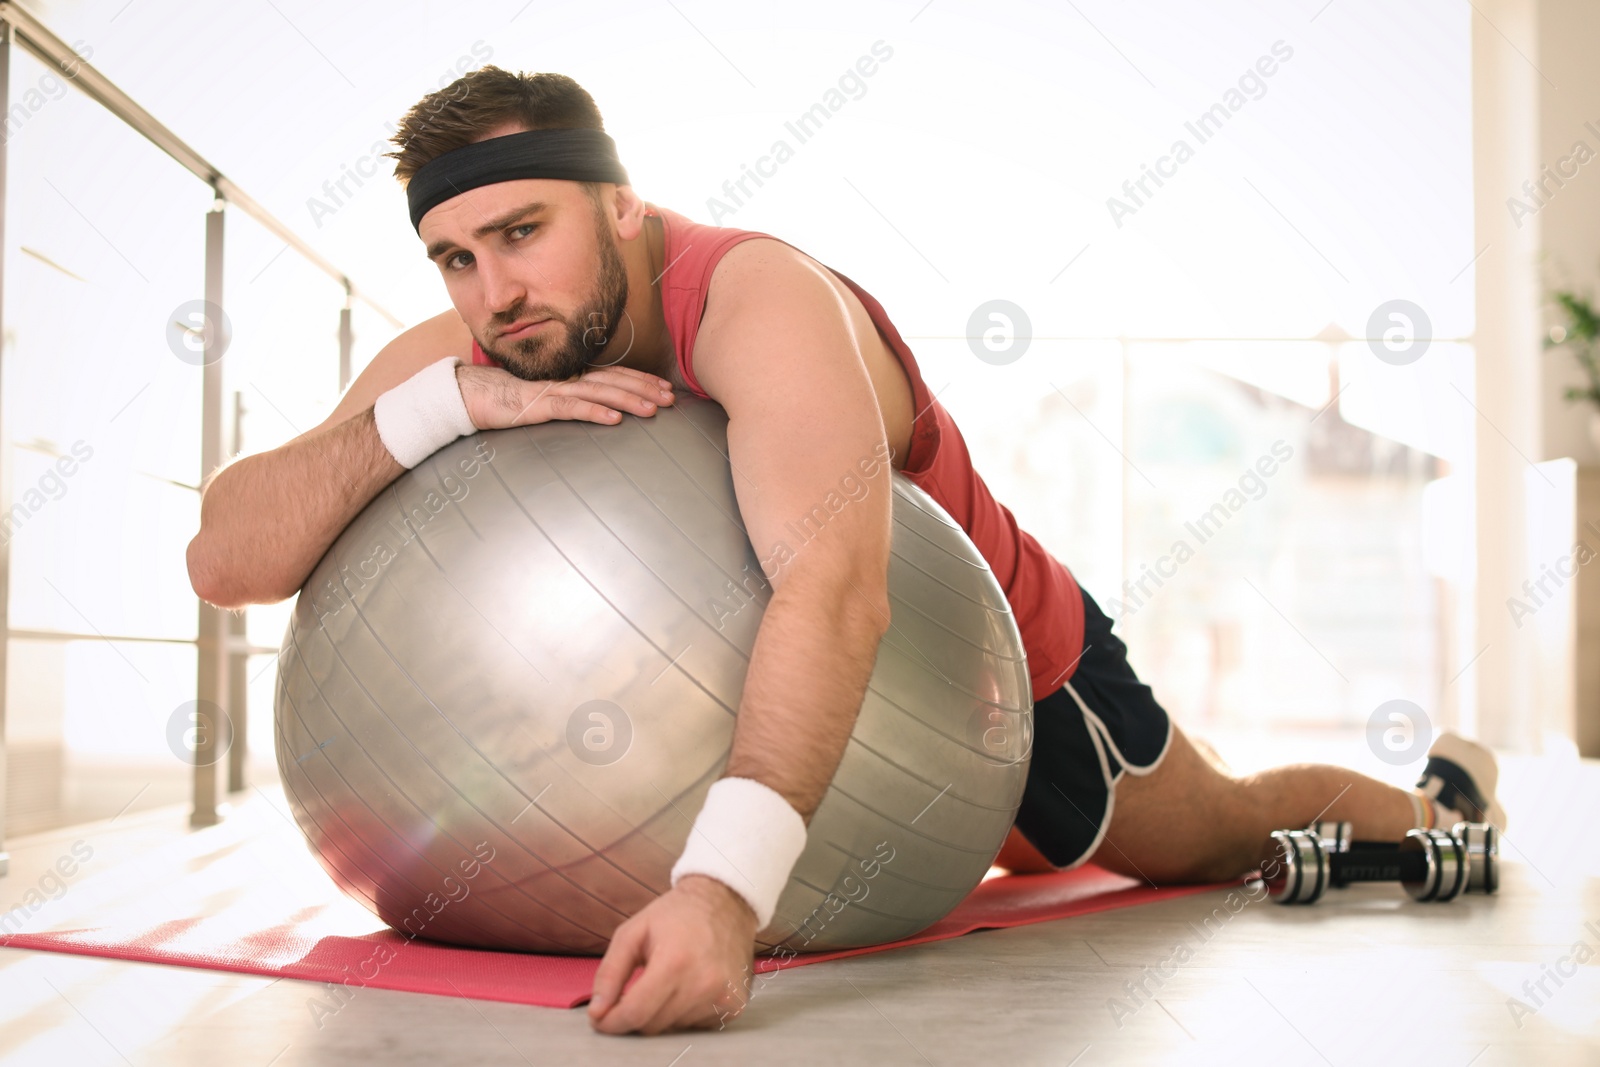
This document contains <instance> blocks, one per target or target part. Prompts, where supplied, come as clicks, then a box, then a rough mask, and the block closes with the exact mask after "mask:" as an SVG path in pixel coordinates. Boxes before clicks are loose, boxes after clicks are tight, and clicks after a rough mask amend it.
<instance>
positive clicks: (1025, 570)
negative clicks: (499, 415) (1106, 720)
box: [472, 204, 1083, 701]
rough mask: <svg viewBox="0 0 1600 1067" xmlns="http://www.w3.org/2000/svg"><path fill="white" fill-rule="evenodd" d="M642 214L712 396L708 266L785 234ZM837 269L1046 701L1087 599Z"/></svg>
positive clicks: (678, 342)
mask: <svg viewBox="0 0 1600 1067" xmlns="http://www.w3.org/2000/svg"><path fill="white" fill-rule="evenodd" d="M646 214H649V215H655V216H658V217H659V218H660V219H661V228H662V231H663V233H664V234H665V236H666V247H665V251H664V256H665V259H664V262H665V263H666V264H667V269H666V270H665V271H664V272H663V273H662V277H661V309H662V312H663V314H664V315H665V316H666V320H667V332H668V333H669V334H670V335H671V337H672V346H673V349H674V351H675V352H676V353H677V359H678V369H679V372H680V373H681V374H682V375H683V380H684V381H685V382H686V383H687V384H688V386H689V388H690V389H691V390H692V391H693V392H694V394H695V395H696V396H699V397H705V398H708V399H709V394H708V393H706V392H705V390H703V389H701V388H700V383H699V382H698V381H696V379H695V376H694V364H693V359H694V342H695V337H696V336H697V335H698V334H699V332H700V319H701V316H702V315H704V313H705V307H706V293H707V290H709V289H710V287H711V272H712V271H713V270H715V269H716V266H717V262H718V261H719V260H720V259H721V258H722V256H723V253H725V252H727V251H728V249H730V248H732V247H733V246H734V245H736V244H738V243H739V242H741V241H748V240H750V239H752V238H755V237H767V238H771V239H772V240H781V239H780V238H772V237H771V235H770V234H765V233H759V232H757V231H755V230H735V229H729V228H725V227H718V226H705V225H702V224H701V223H698V222H694V221H692V220H691V219H688V218H686V217H685V216H683V215H680V214H678V213H677V212H675V211H670V210H668V209H666V208H663V207H658V206H656V205H653V204H652V205H649V206H648V207H647V210H646ZM783 243H784V244H788V242H787V241H784V242H783ZM790 247H791V248H793V247H794V246H793V245H790ZM829 269H830V270H831V269H832V268H829ZM833 274H834V276H835V277H837V278H838V279H839V280H840V281H841V282H843V283H844V284H845V285H847V286H849V287H850V290H851V292H853V293H855V294H856V296H857V297H858V298H859V299H860V300H861V303H862V305H863V306H864V307H865V308H866V309H867V314H869V315H871V316H872V321H873V323H874V324H875V325H876V326H877V327H878V332H879V334H881V335H882V337H883V339H884V342H885V343H886V344H888V346H889V348H890V349H891V350H892V351H893V352H894V354H895V355H896V356H897V357H898V358H899V360H900V364H901V366H902V367H904V368H905V372H906V377H907V379H909V381H910V383H911V399H912V404H913V405H914V407H915V410H916V412H917V416H916V419H915V420H914V422H913V423H912V428H911V446H910V451H911V454H910V455H909V456H907V457H906V465H905V469H904V470H903V471H902V472H901V473H903V474H904V475H905V476H906V477H907V478H908V479H910V481H911V482H912V483H913V484H914V485H916V486H918V487H919V488H921V489H922V490H923V491H924V492H926V493H927V494H928V495H929V496H931V497H933V499H935V500H937V501H938V502H939V505H940V506H941V507H943V508H944V509H945V510H946V511H948V512H949V513H950V516H951V517H952V518H954V519H955V520H956V521H957V522H958V523H960V524H961V528H962V529H963V530H965V531H966V532H967V536H968V537H970V538H972V543H973V544H974V545H976V546H977V548H978V551H979V552H980V553H981V554H982V555H983V558H984V559H985V560H986V561H987V562H988V564H989V569H990V570H992V571H993V572H994V576H995V579H996V580H997V581H998V582H999V583H1000V588H1001V589H1003V590H1004V591H1005V594H1006V599H1007V600H1008V601H1009V602H1010V604H1011V610H1012V612H1013V613H1014V614H1015V616H1016V620H1017V626H1018V628H1019V629H1020V630H1021V631H1022V643H1023V647H1024V649H1025V650H1026V652H1027V655H1028V672H1029V674H1030V675H1031V677H1032V680H1033V698H1034V700H1036V701H1037V700H1042V699H1044V698H1045V697H1046V696H1048V695H1050V694H1051V693H1053V692H1055V691H1056V690H1057V689H1059V688H1061V684H1062V683H1063V682H1065V681H1066V680H1067V679H1069V678H1071V677H1072V672H1073V670H1074V668H1076V667H1077V665H1078V658H1079V656H1080V655H1081V654H1082V652H1083V600H1082V598H1081V596H1080V595H1079V593H1078V583H1077V581H1076V580H1075V579H1074V578H1073V577H1072V574H1071V572H1070V571H1068V570H1067V568H1066V566H1065V565H1064V564H1062V563H1061V561H1059V560H1057V559H1056V558H1055V557H1054V556H1052V555H1051V554H1050V553H1049V552H1046V551H1045V549H1044V547H1043V546H1042V545H1040V544H1039V542H1038V541H1037V540H1035V539H1034V538H1033V536H1032V535H1031V534H1029V533H1027V532H1026V531H1024V530H1022V529H1020V528H1019V527H1018V526H1017V520H1016V519H1015V518H1014V517H1013V516H1012V514H1011V511H1010V509H1009V508H1007V507H1005V505H1003V504H1001V503H1000V502H999V501H997V500H995V498H994V497H993V496H992V495H991V494H990V492H989V487H988V486H987V485H985V484H984V483H983V479H982V478H980V477H978V472H977V471H976V470H974V469H973V467H972V457H971V456H970V455H968V453H967V444H966V441H964V440H963V439H962V437H961V431H960V430H958V429H956V424H955V420H954V419H952V418H951V417H950V413H949V412H947V411H946V410H945V409H944V406H943V405H942V404H940V403H939V401H938V400H937V399H935V398H934V397H933V396H932V395H930V394H929V392H928V387H927V386H926V385H925V384H924V383H923V381H922V373H921V372H920V371H919V370H918V369H917V361H916V359H915V358H914V357H913V356H912V354H911V349H910V347H909V346H908V345H907V344H906V342H905V341H904V339H902V338H901V336H900V332H899V331H898V330H896V329H895V328H894V323H892V322H890V321H889V315H888V313H887V312H885V311H884V310H883V305H881V304H879V303H878V302H877V301H876V300H874V299H873V298H872V296H871V295H870V294H868V293H867V292H866V290H864V289H862V288H861V287H860V286H859V285H857V284H856V283H855V282H853V281H851V280H850V279H849V278H846V277H845V276H844V275H843V274H840V273H839V272H838V271H833ZM472 362H473V363H475V364H478V365H481V366H486V365H490V364H492V363H493V362H494V361H493V360H491V359H490V358H489V357H488V356H487V355H486V354H485V353H484V351H483V349H482V348H480V347H478V343H477V342H476V341H474V342H473V343H472Z"/></svg>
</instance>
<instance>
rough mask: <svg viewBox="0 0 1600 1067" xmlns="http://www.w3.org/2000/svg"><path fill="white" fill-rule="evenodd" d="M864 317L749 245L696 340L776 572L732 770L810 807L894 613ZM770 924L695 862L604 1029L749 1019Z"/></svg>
mask: <svg viewBox="0 0 1600 1067" xmlns="http://www.w3.org/2000/svg"><path fill="white" fill-rule="evenodd" d="M736 253H737V254H736ZM728 283H731V284H728ZM851 330H852V327H851V324H850V319H849V315H848V311H847V309H846V307H845V306H844V301H843V299H842V298H841V297H840V296H839V294H838V293H837V292H836V291H835V290H834V289H833V288H832V285H831V283H830V282H829V281H828V280H827V278H826V276H825V275H824V274H823V273H822V272H821V270H820V268H818V267H817V266H816V265H815V264H812V263H811V262H810V261H808V260H805V259H804V258H803V257H800V256H799V254H798V253H795V252H793V251H792V250H790V249H787V248H785V247H784V246H781V245H778V244H776V242H771V241H749V242H746V243H745V244H742V245H740V246H739V247H738V248H736V249H734V250H732V251H730V252H729V253H728V254H727V256H725V257H724V258H723V260H722V262H720V263H719V264H718V266H717V269H716V273H715V274H714V275H713V280H712V287H711V298H710V302H709V304H708V308H707V312H706V317H705V319H704V320H703V321H702V323H701V329H700V335H699V340H698V342H697V344H696V371H697V373H698V375H699V379H700V382H701V384H702V385H703V386H704V387H705V389H706V391H707V392H709V393H710V394H711V395H712V396H713V397H714V398H716V399H717V400H718V401H719V402H720V403H721V404H722V405H723V407H724V408H726V409H727V411H728V451H729V457H730V459H731V461H732V466H733V481H734V487H735V492H736V494H737V496H738V499H739V510H740V514H741V516H742V517H743V519H744V523H745V528H746V530H747V531H748V533H749V535H750V540H751V544H752V545H753V546H754V547H755V549H756V554H757V556H758V557H759V558H760V559H761V560H762V561H763V564H764V570H766V571H767V572H768V577H769V579H770V580H771V582H772V585H773V595H772V598H771V600H770V601H769V603H768V605H767V609H766V613H765V614H764V615H763V616H762V620H761V628H760V630H759V632H758V634H757V638H756V643H755V648H754V650H753V652H752V654H751V659H750V666H749V669H748V671H747V672H746V676H745V684H744V695H743V697H742V699H741V701H740V705H739V711H738V717H737V720H736V723H735V726H734V735H733V751H732V753H731V755H730V757H729V762H728V766H727V769H726V772H725V773H726V775H727V776H728V777H733V778H751V779H754V780H755V781H758V782H760V783H762V784H763V785H765V786H767V787H768V788H770V789H772V790H773V791H775V792H777V793H778V794H779V795H780V796H782V797H783V799H784V800H785V801H787V802H788V803H789V805H790V806H792V807H793V808H794V809H795V810H796V811H798V812H799V813H800V814H801V816H802V817H803V818H806V819H809V817H810V816H811V814H812V813H814V812H815V811H816V808H817V806H818V804H820V803H821V800H822V797H823V795H824V794H825V793H826V792H827V789H828V785H829V783H831V782H832V780H833V776H834V773H835V772H836V771H837V770H838V767H839V762H840V760H841V758H842V757H843V755H844V751H845V747H846V746H847V745H848V744H849V741H850V733H851V730H852V729H853V727H854V725H855V720H856V716H857V714H858V712H859V711H860V708H861V701H862V697H863V696H864V695H865V693H866V686H867V681H868V679H869V677H870V676H871V673H872V667H873V664H874V662H875V660H876V655H877V649H878V643H879V641H880V639H881V638H882V636H883V634H884V632H885V631H886V630H887V628H888V623H889V602H888V566H889V547H890V540H891V522H892V516H893V509H892V499H893V498H892V493H891V491H890V490H891V484H890V483H891V478H892V474H891V468H890V466H889V463H888V458H889V449H888V444H887V441H886V440H885V433H884V427H883V421H882V417H881V415H880V413H879V410H878V405H877V399H876V396H875V394H874V392H873V387H872V382H871V377H870V375H869V373H868V371H867V368H866V364H865V361H864V360H863V358H862V355H861V351H860V347H859V344H858V343H857V339H856V338H855V337H854V336H853V334H852V332H851ZM869 472H870V473H869ZM841 500H842V501H845V503H844V504H843V506H842V507H840V506H837V505H838V503H839V501H841ZM816 508H821V509H822V511H821V513H820V514H821V515H825V516H826V519H825V522H824V523H823V525H822V526H821V530H820V532H818V533H817V534H816V535H815V536H813V537H811V538H810V539H809V540H808V541H806V542H805V543H804V544H803V545H796V544H792V543H790V544H788V545H787V548H788V549H789V551H785V550H784V548H783V547H781V546H782V543H783V542H784V541H785V540H786V539H787V540H789V541H790V542H792V540H793V538H792V535H791V534H789V533H788V531H787V530H786V524H787V523H790V522H794V523H797V524H798V523H799V522H800V521H801V520H802V519H803V518H805V517H807V516H811V515H813V514H814V512H813V509H816ZM756 923H757V916H756V913H755V911H754V910H753V909H752V907H751V906H750V904H748V903H747V902H746V901H745V899H743V898H741V897H740V896H739V895H738V894H737V893H736V891H735V890H733V889H731V888H729V887H728V886H726V885H724V884H723V883H722V882H720V881H718V880H716V879H714V878H712V877H708V876H706V875H701V874H692V875H685V876H684V877H683V878H682V879H681V880H680V881H679V882H678V883H677V885H676V886H675V888H674V889H673V890H672V892H670V893H668V894H666V895H665V896H662V897H660V898H658V899H657V900H656V901H654V902H652V903H651V904H650V905H649V906H648V907H646V908H645V909H644V910H643V911H641V912H639V913H638V914H636V915H634V916H633V917H632V918H630V919H629V920H628V921H627V922H625V923H623V924H622V925H621V926H619V927H618V928H617V931H616V933H615V934H614V935H613V938H612V941H611V945H610V947H609V949H608V950H607V952H606V957H605V959H604V960H603V961H602V962H601V964H600V968H599V970H598V971H597V972H596V974H595V988H594V996H593V999H592V1000H591V1002H590V1007H589V1017H590V1021H591V1024H592V1025H593V1026H594V1027H595V1028H596V1029H599V1030H602V1031H605V1032H608V1033H626V1032H631V1031H635V1030H637V1031H640V1032H643V1033H647V1034H650V1033H659V1032H662V1031H663V1030H668V1029H677V1028H681V1027H686V1026H708V1025H718V1024H719V1023H720V1022H722V1021H725V1020H726V1019H728V1018H730V1017H732V1016H734V1015H737V1014H738V1013H739V1011H740V1010H742V1008H743V1006H744V1002H745V999H746V994H745V993H744V992H741V991H740V988H739V986H740V983H741V982H743V983H745V984H744V987H743V988H744V989H745V990H748V979H749V973H750V971H749V967H750V960H751V955H752V950H753V938H754V934H755V926H756ZM640 963H643V964H644V965H645V971H644V974H643V975H642V976H641V977H640V978H639V980H638V981H637V982H635V983H634V984H633V985H631V986H629V987H628V990H627V992H626V993H624V992H623V986H624V983H625V982H626V981H627V979H628V976H629V975H630V974H632V972H633V970H634V968H635V966H636V965H638V964H640Z"/></svg>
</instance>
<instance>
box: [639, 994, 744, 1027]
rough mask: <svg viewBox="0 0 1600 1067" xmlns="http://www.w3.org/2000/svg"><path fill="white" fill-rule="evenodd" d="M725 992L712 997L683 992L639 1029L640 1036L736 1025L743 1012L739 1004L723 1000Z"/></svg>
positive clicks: (670, 1000)
mask: <svg viewBox="0 0 1600 1067" xmlns="http://www.w3.org/2000/svg"><path fill="white" fill-rule="evenodd" d="M723 992H724V991H723V990H721V989H714V990H712V991H711V992H710V993H705V992H704V991H698V992H697V991H695V990H689V989H679V990H678V991H677V992H676V993H674V995H673V996H671V997H669V998H668V999H667V1001H666V1003H664V1004H663V1005H662V1006H661V1008H660V1009H659V1010H658V1011H657V1012H656V1013H655V1015H653V1016H651V1018H650V1020H649V1021H648V1022H646V1023H645V1024H644V1025H643V1026H641V1027H639V1032H640V1033H641V1034H647V1035H655V1034H661V1033H665V1032H667V1031H668V1030H680V1029H690V1028H693V1029H696V1030H717V1029H721V1028H722V1027H723V1026H725V1025H727V1024H728V1023H731V1022H733V1020H734V1019H735V1018H736V1017H737V1016H738V1014H739V1011H740V1005H739V1003H738V1001H737V1000H733V999H732V998H725V997H723V995H722V994H723ZM724 1000H728V1003H723V1001H724Z"/></svg>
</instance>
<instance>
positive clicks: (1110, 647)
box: [1017, 587, 1172, 867]
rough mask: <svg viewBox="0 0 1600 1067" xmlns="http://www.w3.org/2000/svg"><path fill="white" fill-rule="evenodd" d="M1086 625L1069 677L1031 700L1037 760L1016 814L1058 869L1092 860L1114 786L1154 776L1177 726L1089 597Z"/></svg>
mask: <svg viewBox="0 0 1600 1067" xmlns="http://www.w3.org/2000/svg"><path fill="white" fill-rule="evenodd" d="M1081 591H1082V590H1081V587H1080V592H1081ZM1083 624H1084V625H1083V643H1084V648H1083V654H1082V656H1081V658H1080V659H1079V660H1078V666H1077V669H1076V670H1075V671H1074V672H1073V675H1072V679H1071V680H1070V681H1069V682H1068V683H1067V684H1065V685H1063V686H1062V687H1061V688H1060V689H1058V690H1056V691H1055V692H1053V693H1051V694H1049V695H1048V696H1046V697H1045V698H1044V699H1042V700H1035V701H1034V704H1033V760H1032V762H1031V763H1030V764H1029V767H1028V782H1027V785H1026V786H1025V787H1024V788H1023V792H1022V806H1021V808H1019V809H1018V810H1017V829H1018V830H1020V831H1021V832H1022V836H1023V837H1026V838H1027V839H1028V841H1029V842H1030V843H1031V844H1032V845H1033V847H1035V848H1037V849H1038V850H1039V851H1040V852H1042V853H1043V854H1044V857H1045V858H1046V859H1048V860H1049V861H1050V862H1051V863H1052V864H1054V865H1055V866H1057V867H1076V866H1077V865H1078V864H1080V863H1083V862H1084V861H1085V860H1087V859H1088V858H1089V857H1090V856H1092V855H1094V851H1095V849H1097V848H1098V847H1100V841H1101V839H1102V838H1103V837H1105V833H1106V828H1107V827H1108V826H1110V825H1111V809H1112V804H1113V801H1114V799H1115V792H1114V789H1115V786H1116V783H1117V780H1118V779H1119V778H1121V777H1122V775H1123V773H1124V772H1126V773H1128V774H1133V775H1143V774H1149V773H1150V772H1151V771H1153V770H1155V769H1156V766H1157V765H1158V764H1159V763H1160V762H1161V757H1162V756H1164V755H1166V752H1167V745H1168V743H1169V742H1170V741H1171V740H1172V720H1171V719H1170V718H1168V716H1167V713H1166V710H1165V709H1164V708H1162V706H1161V705H1160V704H1158V703H1156V698H1155V694H1154V693H1152V692H1151V691H1150V687H1149V686H1147V685H1145V684H1144V683H1143V682H1141V681H1140V680H1139V677H1138V675H1136V674H1134V673H1133V668H1132V667H1131V666H1129V665H1128V647H1127V646H1126V645H1124V644H1123V643H1122V641H1121V640H1120V639H1118V638H1117V637H1116V635H1114V634H1113V633H1112V632H1111V620H1110V619H1109V618H1107V617H1106V614H1105V612H1103V611H1101V610H1100V605H1098V604H1096V603H1095V602H1094V600H1093V599H1092V598H1091V597H1090V596H1089V594H1088V593H1087V592H1084V593H1083Z"/></svg>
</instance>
